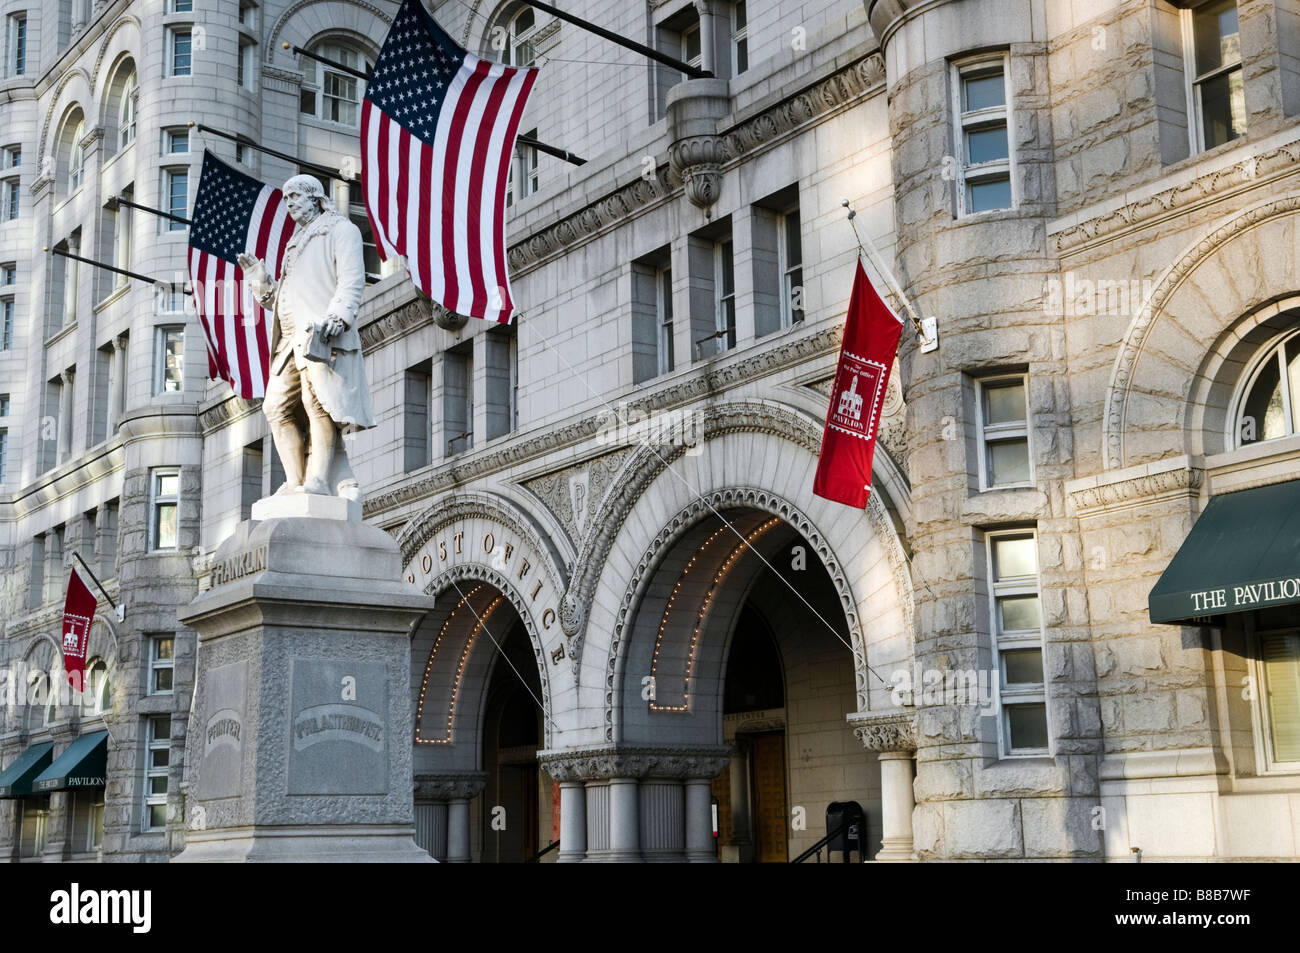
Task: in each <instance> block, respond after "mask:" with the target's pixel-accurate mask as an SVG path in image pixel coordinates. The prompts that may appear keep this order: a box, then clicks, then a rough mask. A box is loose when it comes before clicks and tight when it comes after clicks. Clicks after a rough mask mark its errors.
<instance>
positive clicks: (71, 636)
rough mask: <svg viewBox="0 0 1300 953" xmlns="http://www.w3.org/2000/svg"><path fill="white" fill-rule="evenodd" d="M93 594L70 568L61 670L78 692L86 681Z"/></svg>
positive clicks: (79, 576) (64, 602) (94, 600)
mask: <svg viewBox="0 0 1300 953" xmlns="http://www.w3.org/2000/svg"><path fill="white" fill-rule="evenodd" d="M95 602H96V599H95V594H94V593H92V592H91V591H90V589H89V588H87V586H86V584H85V583H84V582H83V581H82V579H81V574H80V573H79V572H77V567H76V566H73V567H71V572H69V573H68V594H67V597H66V598H65V599H64V601H63V670H64V672H66V673H67V676H68V684H69V685H71V686H72V687H73V688H74V689H76V690H77V691H81V690H82V689H83V688H84V686H85V680H86V647H87V645H89V643H90V624H91V622H92V621H93V620H94V618H95Z"/></svg>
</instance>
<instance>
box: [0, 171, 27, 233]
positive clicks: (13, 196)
mask: <svg viewBox="0 0 1300 953" xmlns="http://www.w3.org/2000/svg"><path fill="white" fill-rule="evenodd" d="M18 185H19V180H18V179H16V178H14V179H5V180H4V194H3V195H2V196H0V200H3V202H4V208H3V209H0V214H2V215H3V217H4V220H5V221H6V222H12V221H13V220H14V219H16V218H17V217H18V210H19V208H21V207H22V193H21V192H20V191H19V188H18Z"/></svg>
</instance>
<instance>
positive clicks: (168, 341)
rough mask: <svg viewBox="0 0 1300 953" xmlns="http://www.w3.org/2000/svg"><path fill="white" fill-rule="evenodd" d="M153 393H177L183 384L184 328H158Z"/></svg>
mask: <svg viewBox="0 0 1300 953" xmlns="http://www.w3.org/2000/svg"><path fill="white" fill-rule="evenodd" d="M154 369H155V370H154V382H153V387H154V390H153V392H154V394H179V393H180V392H181V390H183V389H184V386H185V328H183V327H170V328H158V331H157V349H156V350H155V352H154Z"/></svg>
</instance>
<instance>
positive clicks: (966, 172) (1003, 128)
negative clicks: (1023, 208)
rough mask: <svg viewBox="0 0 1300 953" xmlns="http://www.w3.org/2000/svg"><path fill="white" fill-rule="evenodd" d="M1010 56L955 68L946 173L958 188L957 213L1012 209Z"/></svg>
mask: <svg viewBox="0 0 1300 953" xmlns="http://www.w3.org/2000/svg"><path fill="white" fill-rule="evenodd" d="M1009 65H1010V61H1009V58H1008V56H1007V54H1006V53H995V54H991V55H982V56H978V57H971V58H970V59H965V60H961V61H957V62H954V63H953V64H952V98H953V104H954V108H953V116H954V118H955V122H954V128H953V135H954V146H953V147H954V150H955V152H954V156H955V161H954V162H952V163H951V168H950V169H946V170H945V171H946V172H947V173H948V174H949V175H950V176H951V177H952V179H953V181H954V184H955V186H956V192H957V194H956V214H957V216H958V217H961V216H965V215H974V214H976V213H978V212H987V211H991V210H993V209H1004V208H1012V207H1013V206H1014V205H1015V195H1014V190H1013V186H1012V182H1013V180H1014V171H1015V160H1014V157H1013V156H1012V154H1011V142H1012V136H1011V126H1012V123H1011V117H1012V109H1011V94H1010V90H1009V89H1008V86H1007V75H1008V73H1009Z"/></svg>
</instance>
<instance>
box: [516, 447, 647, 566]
mask: <svg viewBox="0 0 1300 953" xmlns="http://www.w3.org/2000/svg"><path fill="white" fill-rule="evenodd" d="M631 455H632V448H631V447H621V448H619V449H618V450H615V451H613V452H612V453H607V454H605V455H603V456H600V457H596V458H595V459H594V460H587V461H584V462H582V463H579V464H575V465H574V466H571V467H565V468H564V469H563V470H557V471H555V472H553V473H548V474H546V475H545V476H540V477H537V478H536V479H532V480H527V481H525V482H524V484H523V486H524V488H525V489H527V490H528V492H530V493H532V494H533V496H535V497H537V498H538V499H539V500H541V501H542V503H543V504H545V506H546V508H547V509H548V510H550V511H551V513H552V514H553V515H554V516H555V518H556V519H557V520H559V521H560V525H562V526H563V527H564V529H565V531H566V532H567V533H568V534H569V539H570V540H572V541H573V542H574V547H575V548H577V541H578V540H579V539H581V538H582V534H583V533H584V532H586V530H587V527H588V526H589V525H590V523H591V514H592V513H593V512H594V511H595V509H596V507H597V505H598V504H599V503H600V501H601V500H602V499H604V497H605V493H606V492H607V491H608V490H609V487H610V485H611V484H612V483H613V480H614V475H615V474H617V473H618V471H619V470H620V469H622V467H623V464H625V463H626V462H627V459H628V457H630V456H631Z"/></svg>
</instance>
